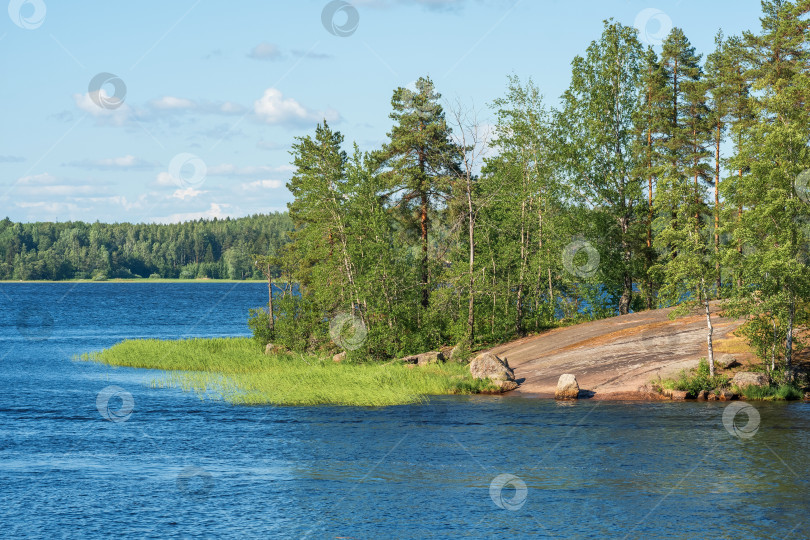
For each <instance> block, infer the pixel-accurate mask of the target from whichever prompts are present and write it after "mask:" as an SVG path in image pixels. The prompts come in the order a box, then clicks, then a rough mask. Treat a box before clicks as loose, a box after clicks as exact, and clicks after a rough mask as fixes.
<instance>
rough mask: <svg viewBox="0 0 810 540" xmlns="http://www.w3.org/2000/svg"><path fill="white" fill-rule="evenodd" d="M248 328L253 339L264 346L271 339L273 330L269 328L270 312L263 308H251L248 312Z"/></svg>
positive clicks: (260, 345)
mask: <svg viewBox="0 0 810 540" xmlns="http://www.w3.org/2000/svg"><path fill="white" fill-rule="evenodd" d="M248 328H250V331H251V332H253V339H254V341H256V343H257V344H258V345H259V347H264V346H265V345H267V344H268V343H271V342H272V341H273V331H272V330H271V329H270V314H269V313H268V312H267V311H266V310H264V309H251V310H250V311H249V312H248Z"/></svg>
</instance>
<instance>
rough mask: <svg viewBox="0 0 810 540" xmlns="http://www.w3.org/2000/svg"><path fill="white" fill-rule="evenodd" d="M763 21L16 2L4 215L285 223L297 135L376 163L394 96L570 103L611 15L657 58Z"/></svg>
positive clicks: (718, 16) (695, 4)
mask: <svg viewBox="0 0 810 540" xmlns="http://www.w3.org/2000/svg"><path fill="white" fill-rule="evenodd" d="M330 14H332V15H331V16H330ZM759 15H760V4H759V2H758V1H751V0H741V1H729V2H722V1H718V2H705V1H701V2H699V1H694V0H680V1H672V0H670V1H659V2H657V3H656V2H654V1H653V2H651V1H647V0H642V1H636V0H627V1H609V0H597V1H591V0H583V1H555V0H522V1H518V2H515V1H514V0H469V1H464V0H357V1H355V2H353V3H352V4H351V5H347V4H346V3H342V2H338V3H329V2H326V1H323V0H317V1H310V0H302V1H296V2H293V1H288V2H280V1H248V0H244V1H241V2H235V3H230V4H226V3H225V2H215V1H213V0H174V1H172V2H166V1H162V2H158V1H138V2H126V3H125V2H109V1H84V2H67V1H64V0H62V1H60V2H57V1H55V0H11V1H10V2H9V7H8V15H7V16H5V14H2V13H0V72H2V74H3V80H4V83H3V84H2V85H0V100H2V103H4V104H5V106H4V107H3V109H4V115H3V125H2V128H1V129H2V139H0V218H2V217H4V216H8V217H10V218H11V219H13V220H16V221H55V220H59V221H67V220H84V221H95V220H99V221H106V222H115V221H133V222H151V221H158V222H168V221H180V220H185V219H196V218H198V217H209V218H211V217H225V216H232V217H238V216H243V215H248V214H252V213H257V212H268V211H275V210H284V209H285V208H286V203H287V202H288V201H289V200H290V194H289V192H288V191H287V189H286V188H285V187H284V184H285V182H286V181H287V180H288V179H289V177H290V175H291V171H292V168H291V167H290V155H289V153H288V152H289V149H290V143H291V142H292V141H293V137H295V136H299V135H304V134H307V133H311V132H312V131H313V128H314V126H315V124H316V123H317V122H318V121H319V120H320V119H322V118H324V117H325V118H327V119H328V120H329V121H330V123H331V124H332V125H333V127H335V128H337V129H339V130H340V131H341V132H343V133H344V135H345V136H346V140H347V150H350V147H349V144H350V143H351V141H356V142H357V143H358V144H359V145H360V147H361V148H362V149H364V150H368V149H372V148H374V147H375V146H378V145H379V144H381V143H382V141H383V140H384V139H385V136H386V133H387V132H388V130H389V129H390V127H391V121H390V120H389V118H388V113H389V109H390V99H391V94H392V92H393V90H394V89H395V88H396V87H398V86H407V85H408V84H410V83H412V82H413V81H415V80H416V79H417V78H418V77H419V76H421V75H430V77H431V78H432V79H433V80H434V82H435V84H436V86H437V89H438V90H439V92H441V93H442V94H443V97H444V98H445V99H447V100H448V101H455V100H456V99H460V100H461V101H462V102H463V103H465V104H468V105H474V106H475V107H476V108H478V109H484V113H485V114H484V116H486V107H487V105H488V104H489V103H490V102H491V101H492V100H493V99H495V98H497V97H499V96H500V95H502V94H503V92H504V89H505V85H506V78H507V76H508V75H509V74H516V75H518V76H520V77H521V78H523V79H525V78H528V77H531V78H533V79H534V81H535V83H536V84H537V85H538V86H539V87H540V89H541V90H542V92H543V94H544V95H545V96H546V100H547V103H548V104H550V105H553V104H555V103H556V102H557V98H558V96H559V95H560V94H561V93H562V92H563V91H564V90H565V88H566V87H567V85H568V82H569V77H570V62H571V60H572V59H573V57H574V56H575V55H577V54H582V53H583V52H584V50H585V48H586V47H587V46H588V44H589V43H590V42H591V41H592V40H594V39H597V38H598V37H599V35H600V33H601V30H602V21H603V20H604V19H606V18H610V17H613V18H614V19H616V20H618V21H620V22H622V23H624V24H628V25H638V27H639V28H640V31H641V35H642V39H643V40H645V41H647V42H649V43H651V44H654V45H655V44H657V43H658V42H659V39H660V36H661V34H662V31H663V30H665V29H667V28H668V27H670V26H673V25H674V26H679V27H681V28H683V29H684V31H685V32H686V35H687V37H689V39H690V40H691V41H692V43H693V44H694V45H695V46H696V47H697V49H698V51H699V52H701V53H703V54H706V53H708V52H710V51H711V48H712V46H713V38H714V34H715V33H716V32H717V30H718V28H721V27H722V28H723V30H724V32H725V33H726V34H727V35H729V34H736V33H740V32H741V31H743V30H747V29H751V30H757V29H758V28H759V20H758V18H759ZM94 80H95V81H101V82H96V83H93V81H94ZM104 81H106V82H104ZM484 120H485V121H486V118H484Z"/></svg>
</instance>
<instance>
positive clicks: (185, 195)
mask: <svg viewBox="0 0 810 540" xmlns="http://www.w3.org/2000/svg"><path fill="white" fill-rule="evenodd" d="M203 193H208V192H207V191H201V190H199V189H194V188H193V187H187V188H186V189H178V190H175V192H174V193H172V197H174V198H175V199H180V200H183V201H184V200H186V199H193V198H194V197H198V196H200V195H202V194H203Z"/></svg>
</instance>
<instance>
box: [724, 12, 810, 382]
mask: <svg viewBox="0 0 810 540" xmlns="http://www.w3.org/2000/svg"><path fill="white" fill-rule="evenodd" d="M762 7H763V17H762V18H761V19H760V20H761V23H762V30H761V33H759V34H753V33H751V32H747V33H745V34H744V42H745V45H746V49H747V56H748V61H749V62H750V66H749V69H748V71H747V73H746V76H747V77H748V78H749V79H750V80H751V81H752V97H751V101H750V103H751V105H752V112H753V114H754V115H755V117H756V122H753V123H751V124H750V126H748V129H747V130H746V136H745V137H741V141H740V142H741V145H740V148H739V149H738V150H737V155H736V156H735V159H734V160H733V163H735V164H736V166H738V167H740V169H741V170H742V171H743V174H742V175H741V176H740V177H739V178H738V179H737V185H736V186H735V188H734V193H733V195H734V197H735V199H736V202H737V203H738V204H739V205H740V207H741V208H742V209H743V211H742V214H741V216H740V219H739V224H738V225H737V226H736V228H735V230H734V234H735V238H736V239H737V240H738V241H739V242H740V243H741V244H742V245H743V246H744V249H746V250H747V252H746V253H745V254H744V256H740V257H738V258H737V261H736V262H737V263H738V265H739V268H740V272H741V274H742V278H743V279H742V286H741V287H738V288H737V290H736V291H735V296H736V300H737V301H738V302H739V303H740V304H742V305H743V306H744V308H743V309H744V311H745V312H747V313H749V314H751V315H752V317H753V318H754V319H763V318H767V317H775V318H776V319H778V320H779V321H781V324H782V325H783V327H784V349H783V350H784V353H783V355H780V358H783V359H784V367H785V373H786V375H787V378H790V376H791V373H792V372H791V369H792V363H793V349H794V340H795V336H794V327H795V325H796V323H797V321H796V316H797V312H796V305H797V303H798V302H799V301H802V300H805V299H807V298H808V288H809V287H808V272H807V267H806V264H805V263H804V262H803V260H802V251H801V246H802V245H804V244H805V242H806V240H807V236H806V235H807V231H806V228H805V227H803V226H801V220H800V219H799V218H800V216H802V215H803V214H804V215H806V205H805V202H804V201H803V200H802V199H801V197H800V196H799V195H800V193H799V192H798V191H797V187H799V186H797V183H796V181H797V178H798V177H799V175H800V173H802V171H804V170H805V169H807V168H808V167H810V149H808V140H810V112H809V111H810V107H808V103H810V70H808V65H810V50H809V49H808V38H807V30H808V24H809V23H808V21H807V18H806V15H807V13H808V12H810V2H807V1H806V0H800V1H798V2H789V1H781V0H775V1H764V2H763V3H762Z"/></svg>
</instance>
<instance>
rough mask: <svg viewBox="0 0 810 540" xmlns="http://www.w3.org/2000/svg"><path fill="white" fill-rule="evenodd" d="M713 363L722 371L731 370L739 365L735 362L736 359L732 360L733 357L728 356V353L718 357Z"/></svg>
mask: <svg viewBox="0 0 810 540" xmlns="http://www.w3.org/2000/svg"><path fill="white" fill-rule="evenodd" d="M714 363H715V365H716V366H717V367H720V368H723V369H729V368H733V367H734V366H739V365H740V363H739V362H738V361H737V359H736V358H734V356H733V355H731V354H728V353H726V354H723V355H720V358H718V359H716V360H715V361H714Z"/></svg>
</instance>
